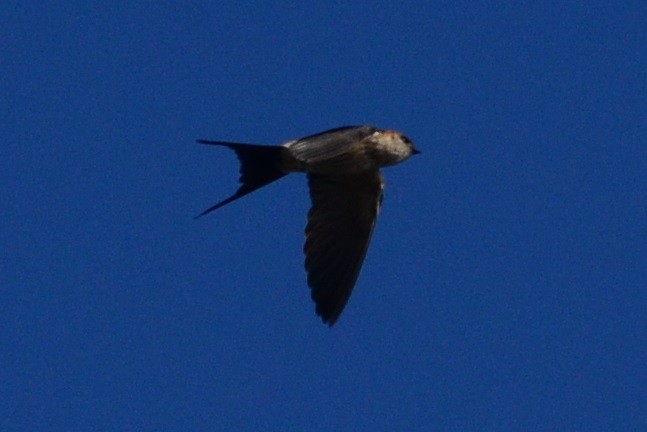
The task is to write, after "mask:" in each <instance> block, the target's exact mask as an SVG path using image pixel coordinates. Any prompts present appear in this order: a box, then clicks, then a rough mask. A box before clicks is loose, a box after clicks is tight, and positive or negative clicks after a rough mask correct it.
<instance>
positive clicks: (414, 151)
mask: <svg viewBox="0 0 647 432" xmlns="http://www.w3.org/2000/svg"><path fill="white" fill-rule="evenodd" d="M411 154H414V155H417V154H420V150H418V149H417V148H414V149H413V151H412V152H411Z"/></svg>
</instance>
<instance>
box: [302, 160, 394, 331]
mask: <svg viewBox="0 0 647 432" xmlns="http://www.w3.org/2000/svg"><path fill="white" fill-rule="evenodd" d="M308 186H309V188H310V196H311V198H312V208H311V209H310V212H309V213H308V225H307V227H306V243H305V247H304V252H305V255H306V264H305V266H306V271H307V272H308V285H310V288H311V290H312V299H313V300H314V302H315V304H316V312H317V315H319V316H320V317H321V319H322V320H323V321H324V322H325V323H328V325H331V326H332V325H333V324H334V323H335V321H337V319H338V318H339V315H340V314H341V312H342V311H343V310H344V307H345V306H346V303H347V302H348V298H349V297H350V294H351V292H352V291H353V287H354V286H355V282H356V281H357V277H358V276H359V272H360V269H361V267H362V263H363V262H364V257H365V256H366V250H367V249H368V245H369V242H370V241H371V235H372V234H373V228H374V227H375V222H376V220H377V215H378V213H379V210H380V205H381V204H382V189H383V186H384V181H383V178H382V175H381V174H380V172H379V171H378V170H371V171H365V172H362V173H360V174H355V175H348V176H325V175H318V174H308Z"/></svg>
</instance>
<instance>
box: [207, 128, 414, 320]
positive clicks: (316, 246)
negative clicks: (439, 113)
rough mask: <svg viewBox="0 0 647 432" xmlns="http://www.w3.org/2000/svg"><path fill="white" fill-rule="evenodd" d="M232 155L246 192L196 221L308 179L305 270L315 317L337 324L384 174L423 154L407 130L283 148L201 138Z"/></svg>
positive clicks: (341, 134) (331, 135)
mask: <svg viewBox="0 0 647 432" xmlns="http://www.w3.org/2000/svg"><path fill="white" fill-rule="evenodd" d="M197 142H198V143H200V144H206V145H212V146H222V147H227V148H229V149H231V150H233V151H234V152H235V153H236V156H237V157H238V160H239V161H240V179H239V182H240V186H239V188H238V190H237V191H236V192H235V193H234V194H233V195H231V196H230V197H228V198H226V199H224V200H222V201H220V202H218V203H216V204H214V205H213V206H211V207H209V208H208V209H206V210H204V211H203V212H202V213H200V214H199V215H197V216H196V218H199V217H202V216H204V215H206V214H208V213H211V212H213V211H214V210H217V209H219V208H221V207H222V206H224V205H227V204H229V203H231V202H233V201H235V200H237V199H239V198H241V197H243V196H245V195H247V194H249V193H251V192H253V191H255V190H257V189H259V188H261V187H263V186H265V185H268V184H270V183H272V182H274V181H276V180H278V179H280V178H282V177H284V176H285V175H287V174H291V173H295V172H296V173H305V174H306V175H307V179H308V188H309V192H310V198H311V201H312V206H311V208H310V210H309V211H308V217H307V224H306V229H305V234H306V240H305V245H304V247H303V251H304V253H305V269H306V272H307V282H308V285H309V287H310V291H311V297H312V300H313V301H314V303H315V312H316V314H317V315H318V316H319V317H320V318H321V320H322V321H323V323H324V324H327V325H329V326H331V327H332V326H333V325H334V324H335V323H336V322H337V320H338V319H339V316H340V315H341V313H342V311H343V310H344V308H345V306H346V304H347V303H348V300H349V298H350V295H351V293H352V291H353V288H354V287H355V283H356V281H357V279H358V277H359V273H360V270H361V267H362V264H363V262H364V258H365V256H366V251H367V249H368V246H369V243H370V240H371V236H372V234H373V229H374V228H375V223H376V221H377V216H378V214H379V211H380V207H381V205H382V199H383V191H384V178H383V176H382V174H381V172H380V168H383V167H388V166H391V165H395V164H398V163H400V162H403V161H405V160H407V159H408V158H410V157H411V156H413V155H416V154H418V153H420V151H418V149H416V147H415V146H414V144H413V142H412V141H411V140H410V139H409V138H407V137H406V136H405V135H404V134H402V133H401V132H398V131H395V130H389V129H379V128H376V127H374V126H342V127H338V128H334V129H330V130H327V131H324V132H320V133H317V134H314V135H309V136H306V137H303V138H299V139H294V140H290V141H287V142H285V143H284V144H282V145H258V144H244V143H237V142H228V141H211V140H205V139H199V140H197Z"/></svg>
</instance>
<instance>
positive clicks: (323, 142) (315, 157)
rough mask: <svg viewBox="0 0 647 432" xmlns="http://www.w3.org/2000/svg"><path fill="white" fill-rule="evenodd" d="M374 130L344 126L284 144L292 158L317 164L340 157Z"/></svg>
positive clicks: (371, 128) (365, 127)
mask: <svg viewBox="0 0 647 432" xmlns="http://www.w3.org/2000/svg"><path fill="white" fill-rule="evenodd" d="M375 131H376V129H375V128H374V127H372V126H345V127H341V128H337V129H331V130H329V131H326V132H322V133H320V134H316V135H310V136H307V137H305V138H301V139H299V140H297V141H292V142H290V143H288V144H286V147H287V148H288V149H289V150H290V153H291V154H292V156H294V157H295V158H296V159H297V160H299V161H301V162H306V163H317V162H321V161H325V160H328V159H332V158H334V157H336V156H340V155H342V154H344V153H346V152H347V151H348V148H349V147H350V146H352V145H356V144H358V143H360V142H361V141H363V140H364V139H366V138H367V137H369V136H371V135H372V134H373V133H374V132H375Z"/></svg>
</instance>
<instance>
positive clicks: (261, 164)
mask: <svg viewBox="0 0 647 432" xmlns="http://www.w3.org/2000/svg"><path fill="white" fill-rule="evenodd" d="M198 142H199V143H200V144H208V145H217V146H223V147H228V148H230V149H232V150H233V151H235V152H236V156H238V160H240V183H241V185H240V187H239V188H238V190H237V191H236V193H235V194H233V195H232V196H230V197H229V198H227V199H225V200H223V201H220V202H219V203H217V204H214V205H213V206H211V207H209V208H208V209H206V210H205V211H203V212H202V213H200V214H199V215H198V216H196V218H199V217H200V216H204V215H206V214H207V213H210V212H212V211H214V210H216V209H219V208H220V207H222V206H224V205H226V204H229V203H230V202H232V201H235V200H237V199H238V198H240V197H243V196H245V195H247V194H248V193H250V192H254V191H255V190H256V189H258V188H260V187H263V186H265V185H266V184H269V183H272V182H273V181H275V180H278V179H280V178H281V177H283V176H284V175H285V174H287V173H285V172H283V170H282V169H281V160H282V153H283V152H284V151H286V149H285V148H284V147H282V146H262V145H256V144H241V143H232V142H224V141H207V140H198Z"/></svg>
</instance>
